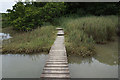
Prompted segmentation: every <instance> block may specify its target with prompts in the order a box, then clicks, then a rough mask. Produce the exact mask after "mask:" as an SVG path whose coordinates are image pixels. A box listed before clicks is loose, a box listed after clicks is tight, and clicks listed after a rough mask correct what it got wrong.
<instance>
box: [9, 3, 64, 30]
mask: <svg viewBox="0 0 120 80" xmlns="http://www.w3.org/2000/svg"><path fill="white" fill-rule="evenodd" d="M33 4H34V3H32V4H30V3H29V4H28V3H27V4H26V5H25V4H23V3H22V2H18V3H17V4H15V5H14V6H13V10H8V12H9V20H10V21H11V24H12V25H13V27H14V29H16V30H22V31H29V30H32V29H35V28H37V27H38V26H41V25H43V24H44V23H45V22H51V21H52V20H53V18H55V17H59V16H60V15H62V14H63V12H64V10H65V8H66V7H65V5H64V3H63V2H60V3H52V2H50V3H46V4H44V5H42V6H41V7H36V5H35V4H34V5H33ZM41 4H42V3H41ZM27 5H29V6H27Z"/></svg>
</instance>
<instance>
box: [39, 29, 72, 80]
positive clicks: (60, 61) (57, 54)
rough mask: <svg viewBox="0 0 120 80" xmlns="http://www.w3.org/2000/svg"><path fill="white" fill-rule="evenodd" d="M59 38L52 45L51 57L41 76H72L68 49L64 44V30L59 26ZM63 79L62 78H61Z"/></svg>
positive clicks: (57, 77)
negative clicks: (67, 53) (68, 60)
mask: <svg viewBox="0 0 120 80" xmlns="http://www.w3.org/2000/svg"><path fill="white" fill-rule="evenodd" d="M58 30H59V31H58V33H57V35H58V36H57V38H56V40H55V42H54V44H53V45H52V47H51V49H50V52H49V57H48V60H47V62H46V65H45V66H44V69H43V73H42V74H41V78H44V79H45V78H47V79H51V78H52V80H53V78H55V79H59V78H62V79H63V78H65V79H67V78H70V72H69V67H68V62H67V55H66V49H65V45H64V31H63V30H62V29H60V28H58ZM60 80H61V79H60Z"/></svg>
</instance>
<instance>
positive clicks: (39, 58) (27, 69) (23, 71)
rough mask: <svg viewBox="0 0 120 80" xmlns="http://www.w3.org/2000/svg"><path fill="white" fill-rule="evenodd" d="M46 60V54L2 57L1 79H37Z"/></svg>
mask: <svg viewBox="0 0 120 80" xmlns="http://www.w3.org/2000/svg"><path fill="white" fill-rule="evenodd" d="M46 60H47V55H46V54H36V55H13V54H7V55H2V63H3V65H2V67H3V68H2V70H3V72H2V74H3V75H2V76H3V78H39V77H40V74H41V73H42V70H43V67H44V65H45V62H46Z"/></svg>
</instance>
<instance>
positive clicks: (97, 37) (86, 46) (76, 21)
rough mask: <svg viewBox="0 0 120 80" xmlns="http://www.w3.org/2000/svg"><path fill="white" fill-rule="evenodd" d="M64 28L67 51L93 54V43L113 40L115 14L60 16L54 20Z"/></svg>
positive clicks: (115, 26)
mask: <svg viewBox="0 0 120 80" xmlns="http://www.w3.org/2000/svg"><path fill="white" fill-rule="evenodd" d="M55 22H56V23H57V24H59V25H58V26H61V27H63V28H64V30H65V34H66V48H67V53H72V54H78V55H81V56H83V57H84V56H91V55H93V54H95V50H94V44H106V43H107V42H109V41H113V40H114V36H116V28H117V24H118V19H117V16H98V17H97V16H89V17H74V16H72V17H71V16H70V17H61V18H60V19H58V20H55Z"/></svg>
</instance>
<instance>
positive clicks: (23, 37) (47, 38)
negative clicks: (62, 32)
mask: <svg viewBox="0 0 120 80" xmlns="http://www.w3.org/2000/svg"><path fill="white" fill-rule="evenodd" d="M3 32H4V33H10V34H11V36H12V37H13V38H11V42H10V43H8V44H4V45H3V53H32V54H33V53H35V52H48V51H49V49H50V47H51V45H52V44H53V42H54V40H55V34H56V30H55V27H54V26H43V27H41V28H37V29H35V30H33V31H31V32H18V31H15V30H13V29H12V28H11V27H7V28H3Z"/></svg>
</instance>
